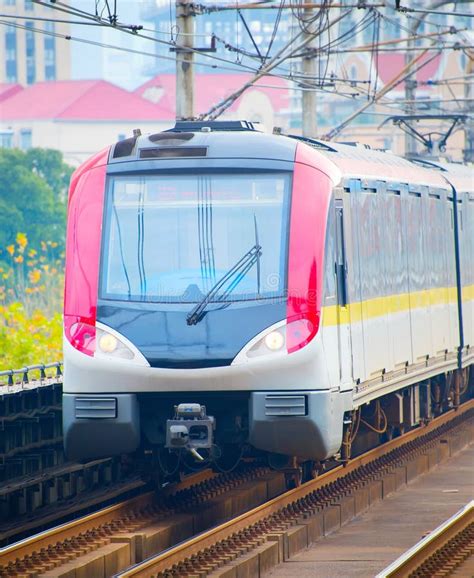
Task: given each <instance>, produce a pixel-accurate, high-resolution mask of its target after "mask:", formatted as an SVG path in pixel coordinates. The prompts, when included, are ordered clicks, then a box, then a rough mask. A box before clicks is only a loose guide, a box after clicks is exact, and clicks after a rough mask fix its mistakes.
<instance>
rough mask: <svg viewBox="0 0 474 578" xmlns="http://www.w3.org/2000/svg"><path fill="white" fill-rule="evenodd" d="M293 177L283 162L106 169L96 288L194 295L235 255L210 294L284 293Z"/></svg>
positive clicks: (184, 298)
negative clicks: (200, 168)
mask: <svg viewBox="0 0 474 578" xmlns="http://www.w3.org/2000/svg"><path fill="white" fill-rule="evenodd" d="M290 184H291V176H290V174H289V173H281V172H272V173H270V172H269V173H255V174H254V173H248V174H246V173H226V174H222V173H207V174H204V173H202V174H196V173H189V174H186V173H182V174H180V175H170V174H161V175H153V176H147V175H141V176H138V177H136V176H133V177H132V176H117V177H115V178H113V179H111V182H110V185H109V188H108V193H107V195H108V196H107V203H106V215H105V227H104V233H103V236H104V242H103V247H104V254H103V256H102V265H101V267H102V271H101V291H100V294H101V297H102V298H104V299H117V300H126V301H149V302H162V303H177V304H183V303H198V302H199V301H201V300H202V298H203V296H204V295H206V294H207V292H208V291H209V290H210V288H211V287H213V286H214V285H215V284H216V282H218V281H219V280H220V279H222V278H223V277H225V276H226V275H227V274H228V273H229V272H232V271H234V270H235V267H236V266H237V265H238V266H239V270H238V271H239V273H238V274H237V273H236V274H235V275H229V276H228V277H229V278H228V280H227V281H226V283H227V284H225V285H224V286H223V287H222V288H221V291H220V294H219V295H218V296H216V299H220V300H223V299H222V298H223V296H224V297H225V299H224V301H229V302H231V301H249V300H258V301H260V300H264V299H270V298H283V297H284V294H285V289H286V262H287V252H288V220H289V206H290ZM257 246H260V255H259V259H256V260H254V261H253V262H252V264H250V260H249V259H247V257H248V255H249V253H250V252H251V251H254V252H255V248H256V247H257ZM243 260H245V265H246V264H247V261H248V263H249V264H248V266H247V265H246V266H245V267H244V266H243V265H244V263H243Z"/></svg>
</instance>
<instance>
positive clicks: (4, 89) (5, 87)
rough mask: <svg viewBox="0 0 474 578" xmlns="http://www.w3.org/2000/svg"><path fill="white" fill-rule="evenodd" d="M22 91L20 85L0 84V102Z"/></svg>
mask: <svg viewBox="0 0 474 578" xmlns="http://www.w3.org/2000/svg"><path fill="white" fill-rule="evenodd" d="M20 90H23V87H22V86H21V85H20V84H2V83H1V82H0V102H3V101H4V100H6V99H7V98H10V97H11V96H13V95H14V94H16V93H17V92H20Z"/></svg>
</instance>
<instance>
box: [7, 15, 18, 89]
mask: <svg viewBox="0 0 474 578" xmlns="http://www.w3.org/2000/svg"><path fill="white" fill-rule="evenodd" d="M16 54H17V53H16V29H15V28H14V27H13V26H7V28H6V31H5V77H6V81H7V82H17V66H16Z"/></svg>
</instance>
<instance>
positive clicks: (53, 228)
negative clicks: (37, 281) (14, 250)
mask: <svg viewBox="0 0 474 578" xmlns="http://www.w3.org/2000/svg"><path fill="white" fill-rule="evenodd" d="M72 170H73V169H72V168H71V167H68V166H67V165H66V164H65V163H63V161H62V155H61V153H59V152H58V151H52V150H47V149H31V150H30V151H28V152H26V153H24V152H22V151H20V150H16V149H0V251H3V252H4V251H5V248H6V247H7V246H8V245H10V244H12V243H14V242H15V239H16V235H17V234H18V233H19V232H21V233H26V235H27V236H28V239H29V242H30V245H32V246H39V245H40V243H41V241H43V242H47V241H54V242H55V243H58V249H59V251H61V250H62V249H63V248H64V239H65V216H66V201H65V196H66V195H65V191H66V188H67V183H68V181H69V177H70V175H71V173H72ZM2 257H3V255H2ZM2 257H0V258H2Z"/></svg>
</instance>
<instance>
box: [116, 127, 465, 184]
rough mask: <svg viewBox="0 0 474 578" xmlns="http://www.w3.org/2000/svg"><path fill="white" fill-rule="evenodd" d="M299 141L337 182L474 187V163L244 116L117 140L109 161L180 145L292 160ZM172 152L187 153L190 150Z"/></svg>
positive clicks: (216, 154)
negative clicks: (281, 128)
mask: <svg viewBox="0 0 474 578" xmlns="http://www.w3.org/2000/svg"><path fill="white" fill-rule="evenodd" d="M298 142H300V143H303V144H305V145H307V146H309V147H311V148H312V149H313V150H314V152H315V153H316V154H315V155H314V160H315V166H318V167H319V168H320V169H321V170H322V171H323V172H325V173H326V174H328V176H330V177H331V178H332V180H333V181H334V182H337V181H339V180H340V179H341V178H342V179H343V180H346V179H351V178H360V179H366V180H367V179H368V180H382V181H386V182H393V183H407V184H414V185H427V186H432V187H439V188H448V187H449V183H452V184H453V186H454V187H455V188H456V190H459V191H470V192H472V191H473V176H474V175H473V170H472V167H467V166H464V165H461V164H456V163H447V162H441V161H437V160H431V159H427V158H420V159H414V160H409V159H406V158H403V157H400V156H398V155H395V154H393V153H392V152H390V151H381V150H374V149H371V148H370V147H367V146H364V145H359V144H357V143H351V144H347V143H333V142H326V141H319V140H316V139H309V138H306V137H301V136H297V135H269V134H265V133H262V132H260V131H258V130H256V128H255V127H254V125H253V124H252V123H249V122H246V121H217V122H216V121H201V122H193V121H189V122H188V121H184V122H177V123H176V126H175V127H174V128H172V129H170V130H169V131H165V132H161V133H157V134H155V135H143V136H141V135H138V136H135V137H134V138H133V139H127V140H126V141H121V142H118V143H117V144H116V145H115V146H114V147H112V150H111V154H110V157H109V163H112V164H115V163H121V162H123V161H129V160H134V159H136V160H138V159H146V158H147V159H151V158H158V152H160V151H163V148H168V147H172V148H174V147H175V146H177V148H176V151H177V150H178V149H180V150H181V151H182V152H183V153H185V152H186V149H187V148H189V150H190V151H191V149H193V150H197V149H198V148H199V147H203V150H204V148H205V149H206V155H205V156H208V157H209V158H214V159H219V158H220V159H224V158H253V159H265V158H266V159H272V160H275V161H286V162H288V161H293V160H294V155H295V152H296V144H297V143H298ZM153 151H157V153H154V152H153ZM155 154H156V155H157V156H154V155H155ZM159 156H161V154H160V155H159ZM164 156H168V155H167V154H165V155H164ZM170 156H183V157H184V156H186V154H182V155H181V154H176V155H174V154H170ZM192 156H194V155H192ZM198 156H199V155H198ZM318 157H319V158H318Z"/></svg>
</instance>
